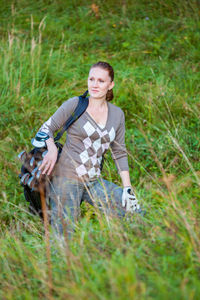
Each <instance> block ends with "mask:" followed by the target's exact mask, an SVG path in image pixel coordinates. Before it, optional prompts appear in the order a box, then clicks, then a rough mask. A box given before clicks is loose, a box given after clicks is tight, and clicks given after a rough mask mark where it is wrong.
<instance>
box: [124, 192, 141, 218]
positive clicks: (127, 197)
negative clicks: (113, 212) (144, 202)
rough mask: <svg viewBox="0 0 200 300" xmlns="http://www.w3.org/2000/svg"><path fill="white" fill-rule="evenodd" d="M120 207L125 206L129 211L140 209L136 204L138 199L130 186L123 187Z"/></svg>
mask: <svg viewBox="0 0 200 300" xmlns="http://www.w3.org/2000/svg"><path fill="white" fill-rule="evenodd" d="M122 207H126V211H127V212H131V213H133V212H134V211H137V210H140V205H139V204H138V200H137V199H136V197H135V194H134V192H133V189H132V187H131V186H126V187H125V188H124V189H123V194H122Z"/></svg>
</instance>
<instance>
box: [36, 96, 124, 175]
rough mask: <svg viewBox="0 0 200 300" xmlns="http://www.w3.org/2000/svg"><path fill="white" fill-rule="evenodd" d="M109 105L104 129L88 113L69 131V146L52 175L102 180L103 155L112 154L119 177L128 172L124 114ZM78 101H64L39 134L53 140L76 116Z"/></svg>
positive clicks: (67, 145) (63, 151)
mask: <svg viewBox="0 0 200 300" xmlns="http://www.w3.org/2000/svg"><path fill="white" fill-rule="evenodd" d="M107 103H108V118H107V122H106V124H105V126H102V125H100V124H98V123H96V122H95V120H94V119H93V118H92V117H91V116H90V114H89V113H88V112H87V111H85V112H84V113H83V114H82V115H81V117H80V118H79V119H77V120H76V121H75V122H74V123H73V124H72V125H71V126H70V127H69V128H68V130H67V138H66V142H65V144H64V146H63V150H62V153H61V156H60V158H59V161H58V163H57V164H56V165H55V168H54V170H53V175H55V176H64V177H67V178H71V179H78V180H81V181H92V180H95V179H97V178H98V177H99V176H100V172H101V171H100V165H101V160H102V155H103V154H105V153H106V151H107V150H108V149H110V150H111V155H112V158H113V159H114V162H115V165H116V167H117V170H118V173H120V172H121V171H128V170H129V167H128V159H127V152H126V146H125V119H124V113H123V111H122V110H121V108H119V107H118V106H116V105H114V104H112V103H110V102H107ZM77 104H78V97H73V98H70V99H68V100H67V101H65V102H64V103H63V104H62V105H61V106H60V107H59V108H58V110H57V111H56V112H55V113H54V114H53V115H52V116H51V117H50V118H49V119H48V121H46V122H45V123H44V124H43V125H42V127H41V128H40V129H39V130H40V131H43V132H46V133H47V134H48V135H49V136H50V137H52V138H53V135H54V132H56V131H57V130H59V129H60V128H61V127H62V126H63V125H64V124H65V123H66V121H67V119H68V118H69V117H70V115H71V114H72V113H73V112H74V110H75V108H76V106H77Z"/></svg>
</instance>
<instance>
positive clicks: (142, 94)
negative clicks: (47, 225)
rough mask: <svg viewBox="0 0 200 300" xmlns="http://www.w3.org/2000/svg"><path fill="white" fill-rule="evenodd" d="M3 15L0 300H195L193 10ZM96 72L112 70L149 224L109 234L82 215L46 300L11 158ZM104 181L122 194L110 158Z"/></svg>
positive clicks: (14, 11) (132, 8)
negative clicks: (96, 67)
mask: <svg viewBox="0 0 200 300" xmlns="http://www.w3.org/2000/svg"><path fill="white" fill-rule="evenodd" d="M0 7H1V11H0V16H1V27H0V33H1V40H0V53H1V55H0V71H1V72H0V82H1V85H0V86H1V104H0V106H1V119H0V137H1V139H0V150H1V153H2V155H1V156H0V170H1V176H0V187H1V196H0V220H1V222H0V244H1V250H0V269H1V274H0V279H1V280H0V298H2V299H38V298H42V299H46V298H58V299H66V298H67V299H120V300H121V299H172V298H174V299H181V300H182V299H198V298H199V292H200V288H199V280H200V276H199V274H200V272H199V271H200V269H199V262H200V235H199V225H200V210H199V200H200V199H199V198H200V197H199V182H200V179H199V175H200V173H199V167H200V164H199V149H200V148H199V147H200V144H199V141H200V137H199V129H200V122H199V109H200V105H199V91H200V86H199V75H198V74H199V53H200V49H199V37H200V31H199V6H198V2H197V1H189V2H188V1H184V0H183V1H173V0H168V1H165V2H164V1H157V0H156V1H147V0H146V1H144V0H143V1H137V0H135V1H119V0H117V1H111V0H109V1H103V2H102V1H95V2H92V1H88V2H87V3H86V2H85V1H83V0H82V1H81V0H76V1H75V0H73V1H72V2H69V3H66V2H65V1H61V0H57V1H44V0H43V1H42V0H41V1H36V2H35V1H30V0H29V1H22V0H21V1H17V2H16V1H15V2H12V1H6V2H5V1H1V5H0ZM98 60H105V61H108V62H110V63H111V65H112V66H113V67H114V70H115V88H114V95H115V98H114V101H113V103H115V104H116V105H118V106H120V107H121V108H122V109H123V111H124V113H125V116H126V144H127V151H128V154H129V166H130V175H131V181H132V184H133V186H135V189H136V192H137V196H138V198H139V199H140V201H141V202H142V203H143V206H144V207H145V209H146V210H147V215H146V216H145V218H143V219H141V218H137V217H136V216H134V217H133V220H132V221H130V222H125V221H117V220H112V219H111V220H109V222H108V220H107V219H106V218H104V217H103V216H98V215H96V216H93V210H92V209H91V208H88V207H85V209H84V216H83V217H82V218H81V219H80V222H79V223H78V224H77V231H76V233H75V235H74V238H73V240H72V241H71V242H70V246H69V249H67V252H66V250H63V249H62V248H59V246H58V245H57V246H55V245H54V247H53V249H52V254H51V265H52V267H51V268H52V275H53V280H52V282H51V285H52V286H51V290H50V289H49V281H48V264H47V257H46V252H45V236H44V226H43V224H42V222H41V221H40V220H39V218H37V217H35V216H32V215H30V214H29V213H28V206H27V203H25V200H24V197H23V194H22V188H21V187H20V186H19V179H18V174H19V170H20V163H19V162H18V161H17V154H18V153H19V152H21V151H22V150H23V149H26V150H27V151H28V150H30V149H31V144H30V139H31V138H32V137H33V136H34V135H35V133H36V132H37V130H38V128H39V127H40V125H41V124H42V123H43V122H44V121H45V120H46V119H47V118H48V117H49V116H50V115H51V114H52V113H53V112H54V111H55V110H56V109H57V108H58V107H59V105H60V104H61V103H62V102H63V101H65V100H66V99H68V98H70V97H72V96H74V95H80V94H82V93H83V92H84V91H85V90H86V88H87V85H86V82H87V74H88V71H89V68H90V66H91V65H92V64H93V63H94V62H96V61H98ZM62 141H63V142H64V139H63V140H62ZM113 170H114V171H113ZM103 175H104V178H106V179H109V180H112V181H113V182H115V183H117V184H119V185H121V182H120V178H119V175H118V174H117V172H116V169H115V166H114V162H113V161H112V159H111V155H110V154H108V155H107V160H106V162H105V166H104V171H103Z"/></svg>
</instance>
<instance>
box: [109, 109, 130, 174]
mask: <svg viewBox="0 0 200 300" xmlns="http://www.w3.org/2000/svg"><path fill="white" fill-rule="evenodd" d="M110 147H111V154H112V158H113V159H114V162H115V165H116V167H117V170H118V173H120V172H121V171H129V166H128V157H127V150H126V145H125V117H124V112H123V111H122V110H121V118H120V124H119V127H118V128H117V131H116V136H115V139H114V141H113V142H112V143H111V145H110Z"/></svg>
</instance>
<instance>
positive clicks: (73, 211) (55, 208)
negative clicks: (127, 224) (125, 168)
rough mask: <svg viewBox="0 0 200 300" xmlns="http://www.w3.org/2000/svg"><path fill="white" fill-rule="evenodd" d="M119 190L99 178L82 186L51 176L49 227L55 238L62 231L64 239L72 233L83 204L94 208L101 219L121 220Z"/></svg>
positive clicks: (70, 180) (120, 194)
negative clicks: (106, 216) (105, 216)
mask: <svg viewBox="0 0 200 300" xmlns="http://www.w3.org/2000/svg"><path fill="white" fill-rule="evenodd" d="M122 193H123V189H122V188H121V187H119V186H117V185H116V184H114V183H112V182H109V181H107V180H105V179H103V178H98V179H97V180H95V181H90V182H86V183H82V182H78V181H75V180H73V179H68V178H65V177H58V176H55V177H54V178H53V180H52V182H51V187H50V194H49V196H50V206H51V225H52V227H53V230H54V231H55V233H56V234H58V235H63V232H64V230H66V231H67V234H68V236H70V235H71V233H72V232H73V231H74V227H75V222H76V221H77V219H78V217H79V215H80V205H81V203H82V202H83V201H85V202H87V203H89V204H91V205H93V206H94V207H96V208H97V209H98V210H99V211H100V212H101V213H104V214H105V215H112V216H120V217H123V216H125V214H126V211H125V209H124V208H123V207H122V205H121V202H122V200H121V199H122Z"/></svg>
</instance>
